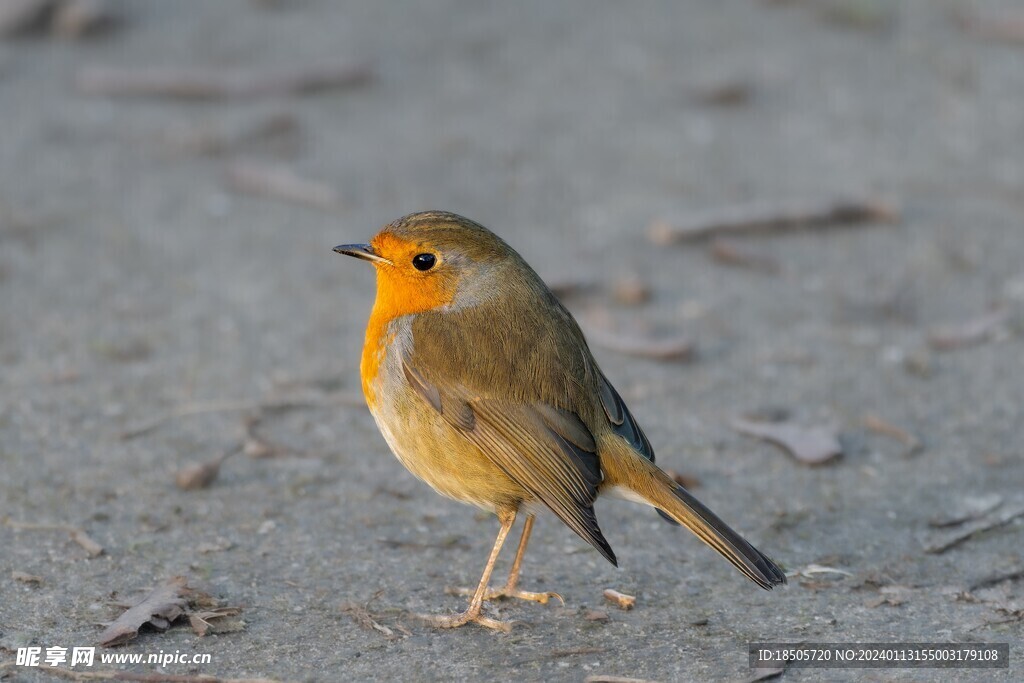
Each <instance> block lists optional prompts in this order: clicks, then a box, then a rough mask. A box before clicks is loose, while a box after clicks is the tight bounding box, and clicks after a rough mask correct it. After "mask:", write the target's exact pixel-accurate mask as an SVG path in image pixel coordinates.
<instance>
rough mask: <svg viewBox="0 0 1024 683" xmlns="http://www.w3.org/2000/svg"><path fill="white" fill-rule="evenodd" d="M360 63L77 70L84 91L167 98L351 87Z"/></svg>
mask: <svg viewBox="0 0 1024 683" xmlns="http://www.w3.org/2000/svg"><path fill="white" fill-rule="evenodd" d="M372 75H373V73H372V72H371V71H370V69H369V68H368V67H367V66H366V65H363V64H357V65H331V66H313V67H304V68H299V69H293V70H289V71H277V72H273V71H262V72H257V71H228V70H219V69H216V68H211V67H205V68H204V67H198V68H188V67H179V68H173V67H136V66H88V67H84V68H82V69H81V70H80V71H79V72H78V76H77V79H76V84H77V87H78V90H79V91H80V92H83V93H85V94H87V95H107V96H119V97H167V98H174V99H184V100H222V99H230V98H255V97H278V96H283V95H301V94H308V93H314V92H319V91H322V90H328V89H332V88H350V87H353V86H358V85H363V84H365V83H367V82H369V81H370V79H371V78H372Z"/></svg>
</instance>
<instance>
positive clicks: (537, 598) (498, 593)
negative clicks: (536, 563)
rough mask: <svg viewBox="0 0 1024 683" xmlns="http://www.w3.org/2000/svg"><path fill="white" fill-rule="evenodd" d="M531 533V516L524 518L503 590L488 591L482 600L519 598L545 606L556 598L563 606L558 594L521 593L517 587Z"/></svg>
mask: <svg viewBox="0 0 1024 683" xmlns="http://www.w3.org/2000/svg"><path fill="white" fill-rule="evenodd" d="M531 531H533V515H530V516H528V517H527V518H526V521H525V522H524V523H523V535H522V536H520V537H519V547H518V548H517V549H516V558H515V559H514V560H513V561H512V569H510V570H509V572H508V580H507V581H506V582H505V587H504V588H499V589H497V590H494V589H492V590H489V591H487V594H486V595H485V596H484V600H495V599H499V598H520V599H521V600H532V601H533V602H539V603H540V604H542V605H546V604H547V603H548V600H550V599H551V598H558V601H559V602H560V603H562V605H565V600H563V599H562V596H561V595H559V594H558V593H533V592H530V591H521V590H519V589H518V588H517V586H518V585H519V570H520V568H521V567H522V565H523V555H525V554H526V544H527V543H529V542H530V532H531Z"/></svg>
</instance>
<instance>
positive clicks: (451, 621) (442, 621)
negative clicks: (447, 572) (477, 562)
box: [419, 510, 516, 633]
mask: <svg viewBox="0 0 1024 683" xmlns="http://www.w3.org/2000/svg"><path fill="white" fill-rule="evenodd" d="M498 521H499V522H501V529H499V530H498V537H497V538H496V539H494V548H492V549H491V556H490V557H489V558H487V565H486V566H485V567H484V573H483V575H482V576H481V577H480V583H479V584H478V585H477V587H476V591H475V592H474V593H473V597H472V598H471V599H470V601H469V607H467V608H466V611H465V612H463V613H462V614H455V615H452V616H431V615H419V616H420V617H421V618H422V619H425V620H426V621H428V622H430V623H431V624H433V625H434V626H437V627H439V628H456V627H458V626H463V625H465V624H468V623H469V622H471V621H474V622H476V623H478V624H480V625H481V626H486V627H487V628H493V629H497V630H499V631H505V632H506V633H507V632H509V631H511V630H512V626H511V624H508V623H506V622H504V621H497V620H495V619H490V618H488V617H485V616H483V615H482V614H480V610H481V608H482V607H483V604H484V596H485V595H486V593H487V585H488V584H489V583H490V581H491V572H493V571H494V563H495V562H496V561H497V560H498V553H500V552H501V546H502V544H504V543H505V537H506V536H508V532H509V530H510V529H511V528H512V524H513V523H514V522H515V521H516V513H515V511H514V510H513V511H511V512H499V513H498Z"/></svg>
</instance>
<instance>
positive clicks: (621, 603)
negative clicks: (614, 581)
mask: <svg viewBox="0 0 1024 683" xmlns="http://www.w3.org/2000/svg"><path fill="white" fill-rule="evenodd" d="M603 595H604V599H605V600H607V601H608V602H610V603H612V604H613V605H615V606H616V607H618V608H619V609H624V610H631V609H633V608H634V607H636V596H634V595H626V594H625V593H620V592H619V591H617V590H615V589H614V588H606V589H605V591H604V594H603Z"/></svg>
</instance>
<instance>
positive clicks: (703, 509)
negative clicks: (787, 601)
mask: <svg viewBox="0 0 1024 683" xmlns="http://www.w3.org/2000/svg"><path fill="white" fill-rule="evenodd" d="M672 494H674V496H675V498H676V499H677V500H678V501H679V504H677V505H667V504H665V503H663V502H660V503H658V505H659V508H661V507H662V506H664V508H665V510H666V512H667V513H668V515H669V516H670V517H672V518H673V519H675V521H677V522H679V523H680V524H682V525H683V526H685V527H686V528H687V529H689V530H690V531H692V532H693V533H694V534H695V535H696V536H697V537H698V538H699V539H700V540H702V541H704V542H705V543H707V544H708V545H709V546H711V547H712V548H714V549H715V550H717V551H718V552H719V553H720V554H721V555H722V557H724V558H725V559H727V560H729V562H731V563H732V565H733V566H734V567H736V569H738V570H740V572H742V573H743V575H744V576H746V577H747V578H749V579H750V580H751V581H753V582H754V583H756V584H757V585H759V586H760V587H761V588H764V589H765V590H771V589H772V587H773V586H777V585H779V584H782V583H786V575H785V574H784V573H783V572H782V569H780V568H779V566H778V565H777V564H775V563H774V562H773V561H772V560H771V559H770V558H769V557H768V556H767V555H765V554H764V553H762V552H761V551H760V550H758V549H757V548H755V547H754V546H752V545H750V543H748V542H747V540H746V539H745V538H743V537H742V536H740V535H739V534H738V533H736V532H735V531H733V530H732V529H731V528H730V527H729V525H727V524H726V523H725V522H723V521H722V520H721V519H719V518H718V516H717V515H715V513H713V512H712V511H711V510H709V509H708V508H707V506H706V505H704V504H703V503H701V502H700V501H699V500H697V499H696V498H694V497H693V495H691V494H690V492H689V491H687V490H686V489H684V488H683V487H682V486H678V487H677V488H676V489H675V490H674V491H672Z"/></svg>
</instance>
